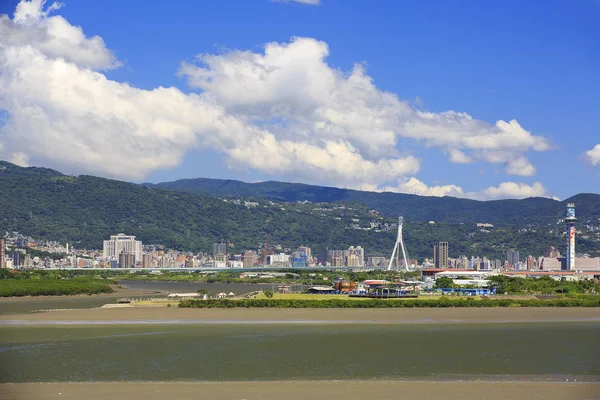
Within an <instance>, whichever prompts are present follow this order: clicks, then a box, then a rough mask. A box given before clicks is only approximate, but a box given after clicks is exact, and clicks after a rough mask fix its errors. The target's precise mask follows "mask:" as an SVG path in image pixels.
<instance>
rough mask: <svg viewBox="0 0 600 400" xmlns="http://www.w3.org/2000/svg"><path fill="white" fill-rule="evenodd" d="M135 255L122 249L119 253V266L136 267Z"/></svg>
mask: <svg viewBox="0 0 600 400" xmlns="http://www.w3.org/2000/svg"><path fill="white" fill-rule="evenodd" d="M134 267H135V256H134V255H133V254H132V253H128V252H126V251H122V252H120V253H119V268H134Z"/></svg>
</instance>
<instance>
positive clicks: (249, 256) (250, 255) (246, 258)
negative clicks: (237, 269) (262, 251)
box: [242, 250, 258, 268]
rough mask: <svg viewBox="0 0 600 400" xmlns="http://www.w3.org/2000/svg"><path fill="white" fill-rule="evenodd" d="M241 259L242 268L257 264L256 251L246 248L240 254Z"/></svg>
mask: <svg viewBox="0 0 600 400" xmlns="http://www.w3.org/2000/svg"><path fill="white" fill-rule="evenodd" d="M242 260H243V263H244V268H252V267H255V266H257V265H258V253H257V252H256V251H253V250H248V251H245V252H244V255H243V256H242Z"/></svg>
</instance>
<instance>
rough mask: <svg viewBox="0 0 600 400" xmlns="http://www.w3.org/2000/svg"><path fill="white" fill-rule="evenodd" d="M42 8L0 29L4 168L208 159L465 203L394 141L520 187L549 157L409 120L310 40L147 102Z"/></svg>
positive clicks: (529, 143) (462, 126)
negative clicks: (491, 166)
mask: <svg viewBox="0 0 600 400" xmlns="http://www.w3.org/2000/svg"><path fill="white" fill-rule="evenodd" d="M44 7H45V2H44V1H42V0H32V1H25V0H23V1H21V2H20V3H19V5H18V6H17V8H16V10H15V13H14V15H13V17H12V18H10V17H9V16H7V15H2V16H0V109H1V110H5V111H6V112H7V114H8V118H7V119H6V122H5V123H4V124H3V125H2V126H0V158H4V159H8V160H15V161H17V162H19V163H20V164H22V165H25V164H41V165H49V166H52V167H55V168H62V169H64V170H67V171H71V172H82V171H83V172H87V173H96V174H102V175H105V176H111V177H117V178H127V179H143V178H144V177H145V176H147V174H148V173H150V172H152V171H154V170H157V169H161V168H167V167H173V166H176V165H178V164H179V163H180V162H181V160H182V158H183V157H184V155H185V154H186V153H187V152H188V151H189V150H190V149H194V148H207V149H211V150H213V151H215V152H218V153H220V154H222V155H223V156H224V157H225V158H226V160H227V163H228V164H229V165H230V166H231V167H232V168H249V169H252V170H255V171H260V172H263V173H266V174H284V175H285V176H288V177H290V178H293V179H302V180H304V181H309V182H314V183H323V184H329V185H334V186H345V187H354V188H366V189H372V190H382V189H384V188H386V189H387V188H388V187H389V184H390V182H400V183H399V185H398V187H395V188H393V189H394V190H397V191H406V192H411V189H412V191H416V190H420V191H423V194H425V192H428V193H433V194H434V195H456V196H467V194H465V193H462V192H461V191H462V189H461V188H460V187H458V186H455V185H448V186H434V187H428V186H427V185H425V184H423V183H422V182H420V181H418V180H417V179H416V178H408V177H410V176H414V175H415V174H417V173H418V172H419V169H420V165H421V160H419V159H418V158H417V157H415V156H414V155H412V154H408V153H406V152H404V151H403V150H402V149H399V148H398V140H399V138H407V139H408V140H415V141H417V142H420V143H422V144H424V145H426V146H430V147H437V148H440V149H441V150H442V151H444V152H446V153H447V154H448V156H449V159H450V161H451V162H455V163H463V164H466V163H469V162H472V161H474V160H482V161H487V162H491V163H504V164H506V166H507V172H508V173H512V174H516V175H532V174H533V173H534V172H535V169H534V167H533V166H531V164H530V163H529V162H528V161H527V159H526V158H525V153H526V152H528V151H546V150H548V149H549V148H550V147H551V145H550V143H549V142H548V140H547V139H546V138H544V137H542V136H535V135H532V134H531V133H530V132H528V131H526V130H525V129H523V128H522V127H521V126H520V125H519V124H518V123H517V122H516V121H510V122H504V121H498V122H496V123H495V124H489V123H486V122H484V121H478V120H475V119H473V118H472V117H471V116H469V115H468V114H465V113H458V112H455V111H448V112H444V113H431V112H426V111H422V110H416V109H414V108H413V107H412V106H411V104H409V102H405V101H401V100H399V99H398V97H397V96H396V95H395V94H393V93H390V92H386V91H382V90H380V89H378V88H377V87H376V86H375V84H374V82H373V80H372V78H371V77H370V76H369V75H367V73H366V70H365V68H364V66H363V65H362V64H356V65H354V67H353V68H352V70H351V71H349V72H343V71H339V70H337V69H334V68H332V67H330V66H329V65H328V64H327V62H326V58H327V56H328V55H329V48H328V46H327V44H326V43H324V42H321V41H318V40H314V39H310V38H294V39H293V40H292V41H291V42H289V43H269V44H267V45H266V46H265V49H264V52H251V51H237V50H234V51H228V52H225V53H223V54H201V55H199V56H198V58H197V62H195V63H184V64H182V66H181V69H180V71H179V74H180V75H181V76H182V77H184V78H185V79H186V80H187V82H188V83H189V86H190V87H191V88H193V89H196V90H197V91H198V92H197V93H191V94H188V93H183V92H182V91H180V90H178V89H176V88H164V87H158V88H155V89H153V90H142V89H139V88H136V87H134V86H132V85H129V84H127V83H121V82H116V81H112V80H110V79H108V78H107V77H106V75H104V74H103V72H102V71H103V70H106V69H111V68H117V67H119V65H120V62H119V61H118V59H117V57H116V56H115V55H114V54H113V53H112V52H111V51H110V50H109V49H108V48H107V47H106V45H105V43H104V41H103V40H102V38H100V37H99V36H94V37H88V36H86V35H85V34H84V32H83V30H82V28H81V27H76V26H73V25H71V24H70V23H69V22H68V21H67V20H65V19H64V18H63V17H61V16H60V15H54V14H56V11H57V10H59V9H60V4H58V3H53V4H51V5H50V6H48V7H45V8H44ZM32 143H35V145H33V146H32ZM515 160H516V161H515ZM524 171H525V173H524ZM419 182H420V183H419ZM423 185H424V186H423ZM506 193H507V194H508V193H509V192H506ZM491 195H496V194H494V193H491ZM517 195H518V193H517Z"/></svg>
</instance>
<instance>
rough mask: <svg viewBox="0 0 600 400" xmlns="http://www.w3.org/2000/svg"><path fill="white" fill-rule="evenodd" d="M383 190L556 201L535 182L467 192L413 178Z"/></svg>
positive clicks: (506, 184)
mask: <svg viewBox="0 0 600 400" xmlns="http://www.w3.org/2000/svg"><path fill="white" fill-rule="evenodd" d="M383 190H384V191H387V192H398V193H409V194H417V195H420V196H436V197H442V196H451V197H461V198H467V199H473V200H496V199H506V198H511V199H523V198H527V197H548V198H554V199H556V198H555V197H553V196H551V195H550V193H548V190H546V188H545V187H544V186H543V185H542V184H541V183H540V182H534V183H532V184H531V185H529V184H526V183H517V182H502V183H500V184H499V185H498V186H490V187H488V188H485V189H483V190H480V191H476V192H465V191H464V190H463V189H462V188H461V187H460V186H457V185H438V186H428V185H427V184H426V183H424V182H422V181H420V180H418V179H417V178H415V177H411V178H408V179H407V178H403V179H400V180H399V181H398V185H397V186H386V187H384V188H383Z"/></svg>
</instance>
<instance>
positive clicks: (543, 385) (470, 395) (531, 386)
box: [0, 380, 600, 400]
mask: <svg viewBox="0 0 600 400" xmlns="http://www.w3.org/2000/svg"><path fill="white" fill-rule="evenodd" d="M0 392H2V393H3V398H4V399H6V400H17V399H18V400H33V399H36V400H37V399H41V400H50V399H52V400H53V399H61V400H71V399H73V400H78V399H81V398H87V399H94V400H95V399H111V400H116V399H134V400H135V399H140V400H141V399H161V400H162V399H164V398H165V396H170V397H174V398H185V399H192V398H194V399H195V398H210V399H215V400H225V399H227V400H229V399H237V400H240V399H247V400H254V399H256V400H258V399H260V400H279V399H282V398H286V399H291V400H295V399H314V400H321V399H323V400H337V399H347V398H353V399H358V400H361V399H373V398H377V399H384V400H385V399H390V400H391V399H394V400H395V399H398V398H411V399H463V400H475V399H484V398H485V399H487V400H494V399H498V400H500V399H502V400H504V399H516V398H527V399H530V400H538V399H539V400H559V399H561V400H562V399H588V398H589V399H594V398H598V396H600V386H599V385H598V384H597V383H579V382H578V383H575V382H540V381H533V380H531V381H516V382H515V381H510V380H504V381H478V380H475V381H423V380H405V381H403V380H382V381H379V380H347V381H346V380H329V381H314V380H289V381H248V382H241V381H231V382H215V381H210V382H94V383H58V382H52V383H8V384H0Z"/></svg>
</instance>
